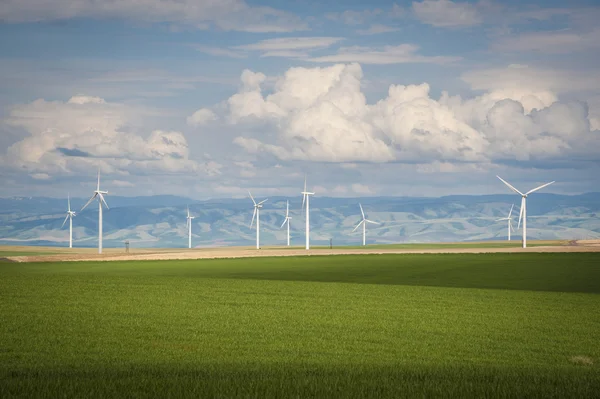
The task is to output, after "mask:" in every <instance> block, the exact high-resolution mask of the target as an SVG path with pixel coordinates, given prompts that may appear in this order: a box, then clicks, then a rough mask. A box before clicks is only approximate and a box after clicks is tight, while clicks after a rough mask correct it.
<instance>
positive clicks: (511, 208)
mask: <svg viewBox="0 0 600 399" xmlns="http://www.w3.org/2000/svg"><path fill="white" fill-rule="evenodd" d="M514 206H515V204H512V205H511V207H510V212H508V218H509V219H510V215H512V211H513V208H514Z"/></svg>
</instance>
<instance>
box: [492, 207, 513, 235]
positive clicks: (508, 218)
mask: <svg viewBox="0 0 600 399" xmlns="http://www.w3.org/2000/svg"><path fill="white" fill-rule="evenodd" d="M514 206H515V204H512V206H511V207H510V212H508V217H505V218H500V219H496V222H500V221H503V220H508V241H510V231H511V230H512V231H515V229H513V226H512V217H511V215H512V211H513V207H514Z"/></svg>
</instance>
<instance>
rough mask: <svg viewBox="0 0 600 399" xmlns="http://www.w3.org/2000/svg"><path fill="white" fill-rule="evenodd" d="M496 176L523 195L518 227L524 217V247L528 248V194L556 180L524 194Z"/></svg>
mask: <svg viewBox="0 0 600 399" xmlns="http://www.w3.org/2000/svg"><path fill="white" fill-rule="evenodd" d="M496 177H497V178H498V179H500V180H501V181H502V183H504V184H506V185H507V186H508V188H510V189H511V190H512V191H514V192H515V193H517V194H519V195H520V196H521V211H520V212H519V224H518V226H517V228H519V227H520V226H521V218H522V219H523V248H527V196H528V195H529V194H531V193H533V192H534V191H537V190H539V189H541V188H544V187H546V186H549V185H550V184H552V183H554V181H551V182H550V183H546V184H542V185H541V186H539V187H536V188H534V189H533V190H529V191H527V192H526V193H525V194H523V193H522V192H520V191H519V190H517V189H516V188H514V187H513V186H511V185H510V183H508V182H507V181H505V180H504V179H502V178H501V177H500V176H496Z"/></svg>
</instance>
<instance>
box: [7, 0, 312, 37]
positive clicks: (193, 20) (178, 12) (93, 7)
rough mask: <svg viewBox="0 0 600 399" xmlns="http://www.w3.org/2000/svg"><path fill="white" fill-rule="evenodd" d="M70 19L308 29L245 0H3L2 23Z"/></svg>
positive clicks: (285, 15) (252, 29) (296, 20)
mask: <svg viewBox="0 0 600 399" xmlns="http://www.w3.org/2000/svg"><path fill="white" fill-rule="evenodd" d="M70 18H125V19H132V20H141V21H148V22H171V23H184V24H186V25H188V26H194V27H196V28H199V29H206V28H207V27H208V26H209V24H214V25H215V26H217V27H219V28H220V29H224V30H237V31H247V32H292V31H297V30H305V29H307V26H306V24H305V23H303V22H302V21H300V19H299V18H298V17H296V16H294V15H292V14H290V13H287V12H284V11H280V10H277V9H274V8H271V7H255V6H250V5H248V4H247V3H246V2H245V1H244V0H220V1H213V0H178V1H164V0H120V1H95V0H56V1H51V2H50V1H46V0H3V1H2V3H1V4H0V21H4V22H37V21H48V20H61V19H70Z"/></svg>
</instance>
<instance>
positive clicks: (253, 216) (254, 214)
mask: <svg viewBox="0 0 600 399" xmlns="http://www.w3.org/2000/svg"><path fill="white" fill-rule="evenodd" d="M255 217H256V208H254V213H253V214H252V221H251V222H250V227H252V226H253V225H254V218H255Z"/></svg>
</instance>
